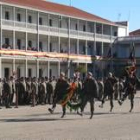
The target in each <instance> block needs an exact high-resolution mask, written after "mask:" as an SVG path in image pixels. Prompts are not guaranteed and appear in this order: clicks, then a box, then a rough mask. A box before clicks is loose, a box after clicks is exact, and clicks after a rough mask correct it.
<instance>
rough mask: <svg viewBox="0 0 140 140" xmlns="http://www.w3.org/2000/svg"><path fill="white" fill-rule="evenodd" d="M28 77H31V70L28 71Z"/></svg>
mask: <svg viewBox="0 0 140 140" xmlns="http://www.w3.org/2000/svg"><path fill="white" fill-rule="evenodd" d="M28 77H32V69H28Z"/></svg>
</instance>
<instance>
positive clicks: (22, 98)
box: [18, 77, 26, 105]
mask: <svg viewBox="0 0 140 140" xmlns="http://www.w3.org/2000/svg"><path fill="white" fill-rule="evenodd" d="M25 94H26V82H25V78H24V77H21V79H20V82H19V90H18V97H19V98H18V100H19V104H22V105H23V104H25Z"/></svg>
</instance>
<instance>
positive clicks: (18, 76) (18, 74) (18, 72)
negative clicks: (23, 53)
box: [17, 68, 20, 78]
mask: <svg viewBox="0 0 140 140" xmlns="http://www.w3.org/2000/svg"><path fill="white" fill-rule="evenodd" d="M17 78H20V68H17Z"/></svg>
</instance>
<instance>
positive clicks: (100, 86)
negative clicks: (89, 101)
mask: <svg viewBox="0 0 140 140" xmlns="http://www.w3.org/2000/svg"><path fill="white" fill-rule="evenodd" d="M98 86H99V95H98V97H99V98H98V99H99V100H101V99H102V97H103V95H104V83H103V80H98Z"/></svg>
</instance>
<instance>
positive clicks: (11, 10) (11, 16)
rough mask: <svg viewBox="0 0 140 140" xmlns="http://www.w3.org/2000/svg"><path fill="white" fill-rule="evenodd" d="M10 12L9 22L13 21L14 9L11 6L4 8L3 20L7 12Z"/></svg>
mask: <svg viewBox="0 0 140 140" xmlns="http://www.w3.org/2000/svg"><path fill="white" fill-rule="evenodd" d="M6 11H8V12H9V18H10V19H9V20H13V8H12V7H9V6H3V7H2V19H5V12H6Z"/></svg>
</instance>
